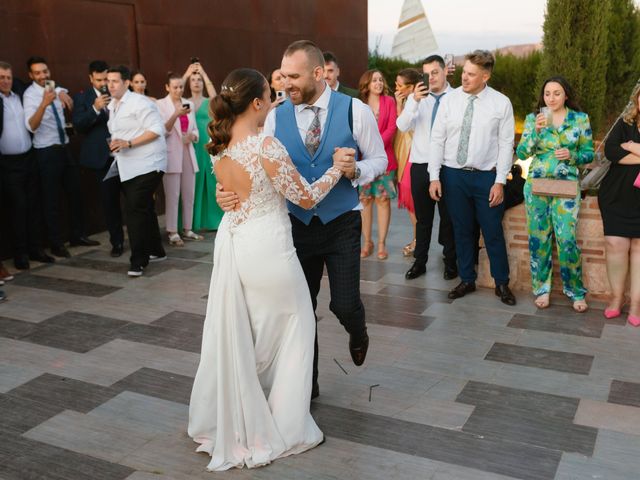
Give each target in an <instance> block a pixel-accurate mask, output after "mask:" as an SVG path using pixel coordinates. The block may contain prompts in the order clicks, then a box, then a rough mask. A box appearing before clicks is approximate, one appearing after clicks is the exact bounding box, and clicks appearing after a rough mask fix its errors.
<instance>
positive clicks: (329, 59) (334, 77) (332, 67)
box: [322, 52, 360, 98]
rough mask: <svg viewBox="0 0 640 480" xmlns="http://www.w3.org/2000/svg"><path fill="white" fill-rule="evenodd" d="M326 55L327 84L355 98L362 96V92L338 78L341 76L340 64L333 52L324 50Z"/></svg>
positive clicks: (324, 55) (325, 78)
mask: <svg viewBox="0 0 640 480" xmlns="http://www.w3.org/2000/svg"><path fill="white" fill-rule="evenodd" d="M322 56H323V57H324V80H325V81H326V82H327V85H329V87H331V90H335V91H336V92H340V93H344V94H345V95H349V96H350V97H353V98H360V92H359V91H358V90H356V89H354V88H349V87H347V86H346V85H345V84H344V83H341V82H340V81H339V80H338V79H339V77H340V67H339V66H338V59H337V58H336V56H335V54H334V53H333V52H323V54H322Z"/></svg>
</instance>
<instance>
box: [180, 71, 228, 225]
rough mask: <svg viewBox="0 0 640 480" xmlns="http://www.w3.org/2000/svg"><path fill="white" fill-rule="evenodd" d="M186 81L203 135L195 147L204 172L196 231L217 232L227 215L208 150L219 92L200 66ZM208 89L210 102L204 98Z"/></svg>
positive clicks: (199, 183) (195, 217) (195, 211)
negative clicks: (212, 103)
mask: <svg viewBox="0 0 640 480" xmlns="http://www.w3.org/2000/svg"><path fill="white" fill-rule="evenodd" d="M183 78H184V79H185V84H186V85H189V89H190V90H191V97H190V98H189V100H191V101H192V102H193V103H194V108H195V112H196V124H197V125H198V131H199V133H200V139H199V141H198V143H196V144H195V145H194V148H195V150H196V159H197V160H198V168H199V169H200V171H199V172H198V173H196V188H195V195H194V201H193V230H195V231H198V230H217V229H218V225H219V224H220V220H222V215H223V214H224V212H223V211H222V210H221V209H220V207H218V204H217V203H216V183H217V182H216V177H215V175H214V173H213V168H212V165H211V160H210V158H209V154H208V153H207V150H206V148H205V146H206V144H207V143H208V142H209V134H208V133H207V125H208V124H209V120H210V119H209V100H210V99H211V98H213V97H215V96H216V89H215V87H214V86H213V83H212V82H211V80H210V79H209V76H208V75H207V72H205V71H204V68H202V65H201V64H200V63H199V62H196V63H192V64H191V65H189V68H187V71H186V72H185V74H184V76H183ZM205 88H206V91H207V94H208V95H209V98H207V97H205V96H204V90H205Z"/></svg>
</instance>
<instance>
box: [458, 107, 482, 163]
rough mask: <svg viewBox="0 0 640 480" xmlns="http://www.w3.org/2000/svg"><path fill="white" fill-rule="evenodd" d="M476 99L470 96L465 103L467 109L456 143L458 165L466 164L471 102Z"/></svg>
mask: <svg viewBox="0 0 640 480" xmlns="http://www.w3.org/2000/svg"><path fill="white" fill-rule="evenodd" d="M476 98H478V96H477V95H471V96H470V97H469V103H467V108H466V110H465V111H464V117H463V118H462V128H461V129H460V143H458V155H457V156H456V160H457V161H458V165H464V164H465V163H467V157H468V153H469V136H470V134H471V120H472V119H473V102H474V101H475V99H476Z"/></svg>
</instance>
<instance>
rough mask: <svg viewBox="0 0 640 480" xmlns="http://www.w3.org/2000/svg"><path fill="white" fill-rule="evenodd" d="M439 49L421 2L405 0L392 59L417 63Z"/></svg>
mask: <svg viewBox="0 0 640 480" xmlns="http://www.w3.org/2000/svg"><path fill="white" fill-rule="evenodd" d="M437 49H438V42H437V41H436V38H435V37H434V36H433V31H432V30H431V25H430V24H429V20H428V19H427V15H426V14H425V13H424V8H423V7H422V2H421V1H420V0H404V3H403V5H402V12H401V14H400V21H399V22H398V32H397V33H396V36H395V37H394V39H393V47H392V49H391V56H392V57H400V58H402V59H404V60H407V61H409V62H417V61H418V60H420V59H423V58H424V57H426V56H427V55H429V54H430V53H433V52H435V51H436V50H437Z"/></svg>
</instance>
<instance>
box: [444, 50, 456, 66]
mask: <svg viewBox="0 0 640 480" xmlns="http://www.w3.org/2000/svg"><path fill="white" fill-rule="evenodd" d="M453 60H454V57H453V53H447V54H446V55H445V56H444V65H445V68H450V67H453Z"/></svg>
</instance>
